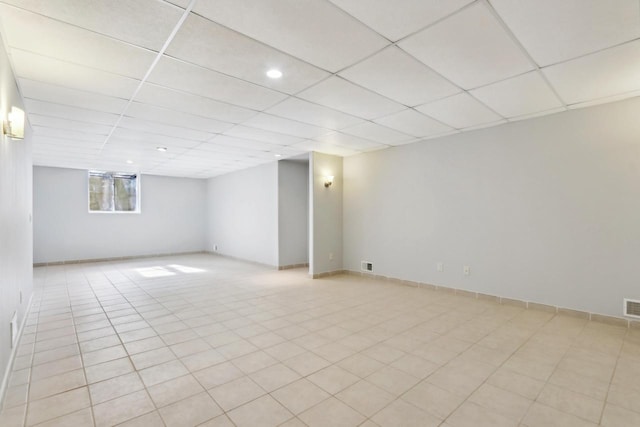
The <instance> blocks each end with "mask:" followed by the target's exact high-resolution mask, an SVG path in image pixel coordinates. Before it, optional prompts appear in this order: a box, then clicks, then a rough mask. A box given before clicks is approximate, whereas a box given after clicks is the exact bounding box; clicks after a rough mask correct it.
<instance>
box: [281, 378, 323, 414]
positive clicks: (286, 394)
mask: <svg viewBox="0 0 640 427" xmlns="http://www.w3.org/2000/svg"><path fill="white" fill-rule="evenodd" d="M271 395H272V396H273V397H274V398H275V399H276V400H277V401H279V402H280V403H281V404H282V405H284V407H285V408H287V409H288V410H289V411H291V412H292V413H293V414H299V413H300V412H302V411H305V410H307V409H309V408H310V407H312V406H314V405H316V404H318V403H320V402H322V401H323V400H325V399H326V398H328V397H329V394H328V393H327V392H325V391H324V390H322V389H321V388H320V387H318V386H316V385H315V384H313V383H312V382H311V381H309V380H307V379H305V378H301V379H299V380H298V381H295V382H293V383H291V384H289V385H287V386H284V387H282V388H280V389H278V390H276V391H274V392H273V393H271Z"/></svg>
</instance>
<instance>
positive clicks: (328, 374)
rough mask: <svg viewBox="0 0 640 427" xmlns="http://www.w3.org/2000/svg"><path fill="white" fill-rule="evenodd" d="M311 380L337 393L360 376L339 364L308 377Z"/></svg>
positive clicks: (330, 391)
mask: <svg viewBox="0 0 640 427" xmlns="http://www.w3.org/2000/svg"><path fill="white" fill-rule="evenodd" d="M307 378H308V379H309V381H311V382H313V383H314V384H316V385H317V386H319V387H321V388H322V389H324V390H325V391H327V392H329V393H330V394H336V393H338V392H339V391H342V390H344V389H345V388H347V387H349V386H350V385H352V384H354V383H356V382H358V380H359V379H360V378H358V377H357V376H355V375H353V374H352V373H350V372H349V371H347V370H345V369H342V368H341V367H339V366H336V365H331V366H329V367H327V368H324V369H322V370H320V371H318V372H316V373H314V374H312V375H309V376H308V377H307Z"/></svg>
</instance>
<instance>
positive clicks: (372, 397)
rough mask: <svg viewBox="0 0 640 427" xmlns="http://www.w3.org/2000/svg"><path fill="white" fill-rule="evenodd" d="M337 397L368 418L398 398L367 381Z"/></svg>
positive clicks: (342, 392) (354, 385)
mask: <svg viewBox="0 0 640 427" xmlns="http://www.w3.org/2000/svg"><path fill="white" fill-rule="evenodd" d="M335 397H336V398H337V399H338V400H341V401H342V402H344V403H346V404H347V405H349V406H350V407H351V408H353V409H355V410H356V411H358V412H360V413H361V414H362V415H365V416H366V417H370V416H372V415H373V414H375V413H376V412H378V411H379V410H381V409H382V408H384V407H385V406H387V405H388V404H389V403H391V402H392V401H393V400H395V399H396V396H394V395H392V394H391V393H389V392H386V391H384V390H383V389H381V388H380V387H377V386H375V385H373V384H371V383H369V382H367V381H365V380H361V381H358V382H357V383H355V384H353V385H351V386H349V387H347V388H346V389H344V390H342V391H341V392H340V393H338V394H336V395H335Z"/></svg>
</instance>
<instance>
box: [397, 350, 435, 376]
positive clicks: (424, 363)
mask: <svg viewBox="0 0 640 427" xmlns="http://www.w3.org/2000/svg"><path fill="white" fill-rule="evenodd" d="M391 366H393V367H394V368H397V369H400V370H401V371H403V372H406V373H407V374H409V375H411V376H414V377H416V378H418V379H424V378H426V377H428V376H429V375H431V374H432V373H434V372H435V371H436V370H437V369H438V368H439V367H440V366H439V365H438V364H437V363H433V362H430V361H428V360H426V359H423V358H422V357H418V356H414V355H413V354H406V355H404V356H402V357H400V358H399V359H397V360H395V361H394V362H392V363H391Z"/></svg>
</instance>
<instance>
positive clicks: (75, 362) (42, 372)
mask: <svg viewBox="0 0 640 427" xmlns="http://www.w3.org/2000/svg"><path fill="white" fill-rule="evenodd" d="M80 368H82V359H81V358H80V356H70V357H65V358H64V359H58V360H54V361H53V362H47V363H43V364H41V365H38V366H34V367H33V368H32V369H31V381H38V380H42V379H44V378H47V377H52V376H54V375H60V374H64V373H65V372H69V371H74V370H76V369H80Z"/></svg>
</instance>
